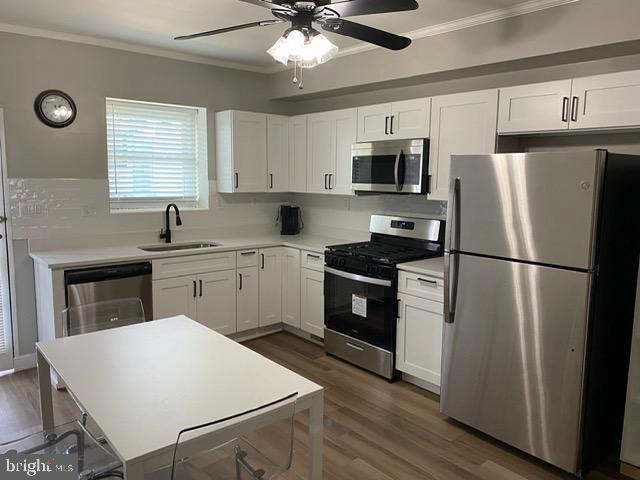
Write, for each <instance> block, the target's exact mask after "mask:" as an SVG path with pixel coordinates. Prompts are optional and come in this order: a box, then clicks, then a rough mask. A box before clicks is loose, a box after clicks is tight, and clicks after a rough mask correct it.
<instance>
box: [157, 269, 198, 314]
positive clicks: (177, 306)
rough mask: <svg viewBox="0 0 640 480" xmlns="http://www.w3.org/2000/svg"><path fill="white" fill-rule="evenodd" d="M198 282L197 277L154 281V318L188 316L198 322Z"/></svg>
mask: <svg viewBox="0 0 640 480" xmlns="http://www.w3.org/2000/svg"><path fill="white" fill-rule="evenodd" d="M197 297H198V281H197V279H196V277H193V276H187V277H176V278H167V279H164V280H154V281H153V318H154V320H157V319H159V318H167V317H174V316H176V315H186V316H187V317H189V318H191V319H193V320H197V317H198V310H197V300H196V299H197Z"/></svg>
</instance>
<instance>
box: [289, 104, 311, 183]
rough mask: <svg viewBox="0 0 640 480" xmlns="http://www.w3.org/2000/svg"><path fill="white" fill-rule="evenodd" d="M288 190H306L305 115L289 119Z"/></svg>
mask: <svg viewBox="0 0 640 480" xmlns="http://www.w3.org/2000/svg"><path fill="white" fill-rule="evenodd" d="M289 190H290V191H292V192H306V191H307V116H306V115H300V116H297V117H291V118H290V119H289Z"/></svg>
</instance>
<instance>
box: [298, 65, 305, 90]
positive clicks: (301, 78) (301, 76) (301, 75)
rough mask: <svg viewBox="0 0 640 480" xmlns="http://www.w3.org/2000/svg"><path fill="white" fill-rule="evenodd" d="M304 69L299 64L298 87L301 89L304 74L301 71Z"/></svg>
mask: <svg viewBox="0 0 640 480" xmlns="http://www.w3.org/2000/svg"><path fill="white" fill-rule="evenodd" d="M303 71H304V70H303V69H302V66H300V84H299V85H298V88H299V89H300V90H302V89H303V88H304V80H303V76H304V74H303V73H302V72H303Z"/></svg>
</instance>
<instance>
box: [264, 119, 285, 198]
mask: <svg viewBox="0 0 640 480" xmlns="http://www.w3.org/2000/svg"><path fill="white" fill-rule="evenodd" d="M267 191H269V192H288V191H289V117H283V116H281V115H267Z"/></svg>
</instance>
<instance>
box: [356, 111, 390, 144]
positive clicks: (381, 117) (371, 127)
mask: <svg viewBox="0 0 640 480" xmlns="http://www.w3.org/2000/svg"><path fill="white" fill-rule="evenodd" d="M390 119H391V104H390V103H384V104H381V105H369V106H367V107H359V108H358V135H357V138H358V142H375V141H377V140H389V121H390Z"/></svg>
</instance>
